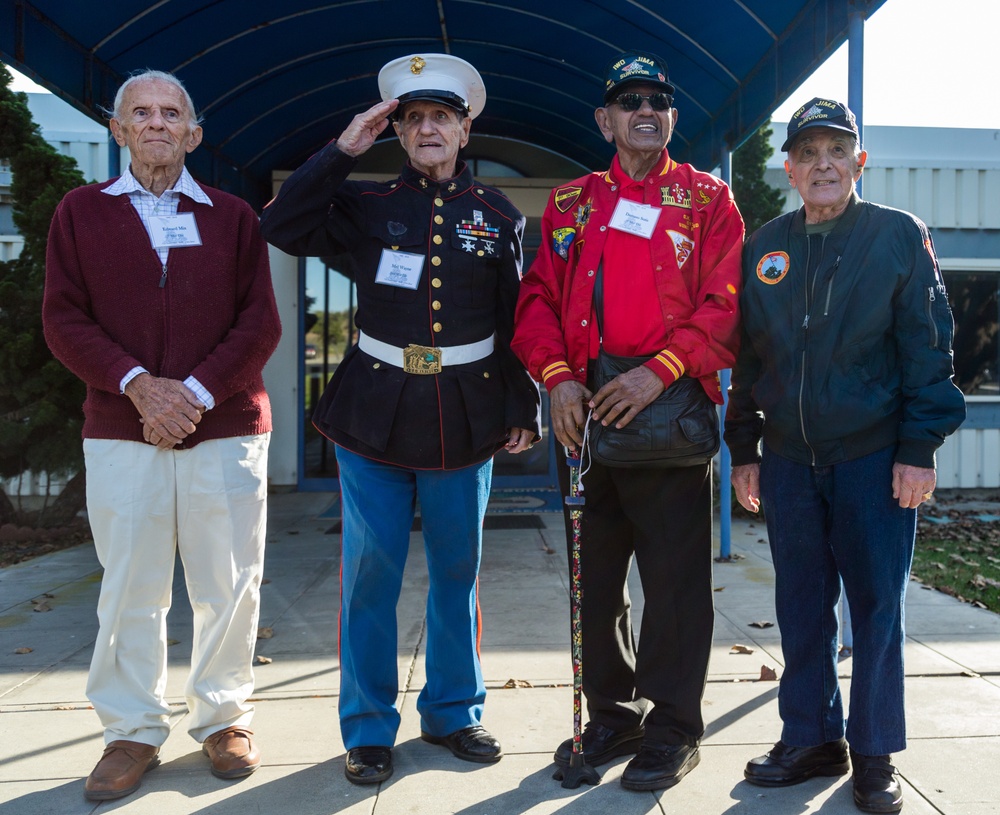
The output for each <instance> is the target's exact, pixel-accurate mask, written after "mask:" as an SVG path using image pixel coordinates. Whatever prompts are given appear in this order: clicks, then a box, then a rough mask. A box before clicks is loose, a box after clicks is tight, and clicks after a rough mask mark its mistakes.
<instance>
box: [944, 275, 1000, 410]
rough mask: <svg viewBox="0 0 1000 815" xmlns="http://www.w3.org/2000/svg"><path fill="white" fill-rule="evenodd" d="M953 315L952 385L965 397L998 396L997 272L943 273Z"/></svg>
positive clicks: (999, 303) (999, 309)
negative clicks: (953, 352)
mask: <svg viewBox="0 0 1000 815" xmlns="http://www.w3.org/2000/svg"><path fill="white" fill-rule="evenodd" d="M944 282H945V285H946V286H947V287H948V300H949V302H950V303H951V309H952V312H953V313H954V315H955V343H954V348H955V383H956V384H957V385H958V387H960V388H961V389H962V392H963V393H964V394H965V395H966V396H1000V378H998V371H1000V350H998V346H997V335H998V323H1000V296H998V295H1000V272H992V271H983V272H944Z"/></svg>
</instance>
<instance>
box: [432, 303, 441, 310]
mask: <svg viewBox="0 0 1000 815" xmlns="http://www.w3.org/2000/svg"><path fill="white" fill-rule="evenodd" d="M431 308H432V309H434V310H435V311H440V310H441V301H440V300H435V301H434V302H433V303H431Z"/></svg>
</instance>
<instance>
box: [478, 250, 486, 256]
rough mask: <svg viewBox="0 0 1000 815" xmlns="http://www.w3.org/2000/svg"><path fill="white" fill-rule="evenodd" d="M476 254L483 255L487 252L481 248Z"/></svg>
mask: <svg viewBox="0 0 1000 815" xmlns="http://www.w3.org/2000/svg"><path fill="white" fill-rule="evenodd" d="M476 254H477V255H479V257H482V256H483V255H485V254H486V253H485V252H484V251H483V250H482V249H480V250H479V251H478V252H476Z"/></svg>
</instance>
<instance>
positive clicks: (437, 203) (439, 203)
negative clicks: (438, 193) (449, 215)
mask: <svg viewBox="0 0 1000 815" xmlns="http://www.w3.org/2000/svg"><path fill="white" fill-rule="evenodd" d="M434 206H436V207H443V206H444V201H442V200H441V199H440V198H435V199H434Z"/></svg>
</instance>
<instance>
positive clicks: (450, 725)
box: [337, 446, 493, 749]
mask: <svg viewBox="0 0 1000 815" xmlns="http://www.w3.org/2000/svg"><path fill="white" fill-rule="evenodd" d="M337 463H338V465H339V467H340V488H341V501H342V504H343V530H344V531H343V554H342V564H343V565H342V571H341V601H340V730H341V734H342V736H343V739H344V746H345V747H346V748H347V749H351V748H353V747H364V746H383V747H391V746H392V745H393V744H394V743H395V741H396V731H397V730H398V729H399V711H398V710H397V708H396V697H397V695H398V693H399V677H398V673H397V665H396V655H397V636H396V603H397V602H398V600H399V592H400V589H401V587H402V582H403V567H404V566H405V565H406V555H407V553H408V551H409V548H410V528H411V526H412V524H413V516H414V511H415V507H416V500H417V498H419V499H420V516H421V524H422V528H423V536H424V550H425V553H426V557H427V570H428V572H429V575H430V586H429V590H428V598H427V638H426V651H425V657H424V660H425V665H426V669H427V684H426V685H425V686H424V688H423V689H422V690H421V692H420V695H419V696H418V697H417V710H418V711H419V713H420V727H421V730H423V731H424V732H426V733H430V734H431V735H433V736H446V735H448V734H449V733H453V732H454V731H456V730H460V729H462V728H464V727H470V726H472V725H477V724H479V723H480V721H481V719H482V714H483V702H484V701H485V699H486V686H485V684H484V682H483V672H482V667H481V665H480V662H479V635H480V630H479V626H480V617H479V603H478V592H477V589H478V580H479V559H480V554H481V551H482V541H483V532H482V530H483V517H484V515H485V514H486V504H487V501H488V499H489V493H490V482H491V478H492V475H493V460H492V459H489V460H487V461H485V462H483V463H482V464H477V465H473V466H471V467H465V468H462V469H460V470H411V469H408V468H405V467H397V466H394V465H392V464H383V463H381V462H378V461H374V460H373V459H370V458H366V457H364V456H359V455H357V454H355V453H351V452H350V451H348V450H345V449H344V448H343V447H340V446H338V447H337Z"/></svg>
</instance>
